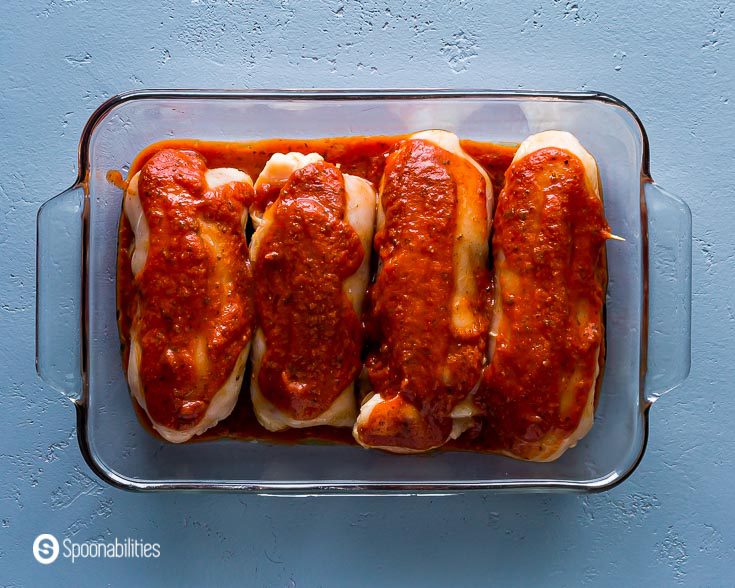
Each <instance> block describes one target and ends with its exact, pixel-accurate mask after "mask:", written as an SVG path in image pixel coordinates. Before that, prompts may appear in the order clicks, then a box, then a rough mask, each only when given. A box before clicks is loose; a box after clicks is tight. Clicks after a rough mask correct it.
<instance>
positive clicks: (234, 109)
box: [36, 90, 691, 493]
mask: <svg viewBox="0 0 735 588" xmlns="http://www.w3.org/2000/svg"><path fill="white" fill-rule="evenodd" d="M424 128H442V129H446V130H449V131H453V132H455V133H457V134H458V135H459V136H460V137H462V138H465V139H476V140H486V141H494V142H519V141H521V140H522V139H523V138H525V137H526V136H527V135H529V134H531V133H535V132H539V131H542V130H547V129H563V130H567V131H570V132H572V133H574V134H575V135H576V136H577V137H578V138H579V139H580V141H581V142H582V143H583V144H584V145H585V146H586V147H587V148H588V149H589V150H590V151H591V152H592V153H593V154H594V155H595V157H596V158H597V161H598V164H599V167H600V175H601V178H602V186H603V191H604V199H605V207H606V214H607V218H608V221H609V224H610V226H611V227H612V230H613V232H614V233H616V234H617V235H620V236H621V237H624V238H625V242H615V243H611V244H609V245H608V252H607V255H608V269H609V287H608V295H607V306H606V313H607V363H606V368H605V373H604V380H603V384H602V390H601V394H600V402H599V406H598V408H597V413H596V419H595V426H594V427H593V429H592V431H591V433H590V434H589V435H588V436H587V437H586V438H584V439H583V440H582V441H581V442H580V443H579V445H578V446H577V447H576V448H575V449H572V450H570V451H568V452H567V453H566V454H565V455H564V456H563V457H562V458H561V459H559V460H558V461H555V462H552V463H529V462H522V461H514V460H511V459H508V458H505V457H501V456H497V455H490V454H482V453H469V452H453V451H441V452H433V453H431V454H429V455H414V456H396V455H388V454H384V453H382V452H378V451H365V450H363V449H361V448H359V447H351V446H340V445H323V444H301V445H288V444H269V443H263V442H244V441H237V440H229V439H222V440H217V441H205V442H200V443H190V444H184V445H172V444H168V443H164V442H162V441H160V440H158V439H156V438H154V437H153V436H152V435H150V434H149V433H148V432H147V431H145V430H144V428H143V427H142V426H141V424H140V423H139V422H138V421H137V417H136V414H135V411H134V409H133V405H132V403H131V400H130V395H129V393H128V389H127V384H126V381H125V377H124V374H123V370H122V367H121V361H120V344H119V340H118V334H117V325H116V305H115V262H116V247H117V226H118V220H119V217H120V209H121V200H122V192H121V190H120V189H118V188H116V187H114V186H113V185H111V184H110V183H109V182H108V181H107V179H106V174H107V172H108V171H109V170H122V171H123V173H125V172H127V169H128V166H129V165H130V163H131V160H132V158H134V157H135V155H136V154H137V153H138V152H139V151H140V150H141V149H143V148H144V147H145V146H147V145H149V144H151V143H153V142H156V141H159V140H162V139H167V138H173V137H179V138H197V139H205V140H218V141H243V140H255V139H263V138H270V137H288V138H300V137H303V138H316V137H326V136H344V135H394V134H400V133H406V132H411V131H416V130H421V129H424ZM648 158H649V149H648V141H647V138H646V133H645V130H644V128H643V126H642V124H641V122H640V120H639V119H638V117H637V116H636V115H635V113H634V112H633V111H631V110H630V109H629V108H628V107H627V106H626V105H625V104H623V103H622V102H620V101H619V100H617V99H615V98H613V97H611V96H608V95H605V94H600V93H592V92H586V93H568V94H560V93H540V92H495V91H477V90H467V91H455V90H391V91H366V90H345V91H317V90H306V91H290V90H289V91H184V90H178V91H139V92H131V93H126V94H121V95H118V96H115V97H113V98H111V99H110V100H108V101H107V102H105V103H104V104H103V105H102V106H100V107H99V109H98V110H97V111H96V112H95V113H94V114H93V115H92V117H91V118H90V119H89V121H88V122H87V125H86V126H85V129H84V132H83V134H82V138H81V142H80V146H79V167H78V169H79V173H78V178H77V180H76V182H75V183H74V184H73V185H72V187H70V188H69V189H68V190H66V191H65V192H63V193H61V194H59V195H58V196H56V197H55V198H52V199H51V200H49V201H48V202H46V203H45V204H44V205H43V206H42V207H41V209H40V210H39V214H38V243H37V247H38V249H37V309H36V310H37V331H36V343H37V369H38V372H39V374H40V375H41V376H42V377H43V379H44V380H46V381H47V382H48V383H49V384H50V385H51V386H52V387H54V388H56V389H57V390H59V391H61V392H62V393H63V394H65V395H66V396H68V397H69V398H70V399H71V400H72V402H73V403H74V405H75V407H76V413H77V428H78V439H79V444H80V447H81V450H82V453H83V455H84V457H85V459H86V460H87V462H88V464H89V466H90V467H91V468H92V470H93V471H94V472H95V473H96V474H97V475H99V476H100V477H101V478H102V479H103V480H105V481H107V482H109V483H111V484H113V485H115V486H118V487H121V488H126V489H133V490H159V489H199V490H208V489H212V490H232V491H251V492H268V493H288V492H290V493H294V492H300V493H341V492H345V493H349V492H353V493H354V492H360V493H364V492H400V491H402V492H431V491H436V492H439V491H441V492H447V491H448V492H461V491H466V490H470V489H482V490H493V489H519V490H521V489H523V490H536V491H538V490H551V489H560V490H576V491H599V490H605V489H608V488H610V487H612V486H614V485H615V484H617V483H619V482H621V481H622V480H624V479H625V478H626V477H627V476H628V475H629V474H630V473H631V472H632V471H633V470H634V469H635V467H636V465H637V464H638V463H639V462H640V460H641V458H642V456H643V453H644V450H645V446H646V440H647V433H648V416H649V409H650V407H651V405H652V404H653V402H654V401H655V400H656V399H657V398H658V397H660V396H661V395H662V394H663V393H665V392H667V391H669V390H671V389H672V388H674V387H676V386H677V385H678V384H680V383H681V382H682V381H683V380H684V379H685V378H686V376H687V375H688V372H689V362H690V314H691V214H690V212H689V209H688V207H687V205H686V204H685V203H684V202H682V201H681V200H679V199H678V198H676V197H674V196H672V195H670V194H668V193H667V192H665V191H664V190H662V189H661V188H660V187H658V186H657V185H656V184H655V183H654V182H653V181H652V180H651V178H650V175H649V171H648Z"/></svg>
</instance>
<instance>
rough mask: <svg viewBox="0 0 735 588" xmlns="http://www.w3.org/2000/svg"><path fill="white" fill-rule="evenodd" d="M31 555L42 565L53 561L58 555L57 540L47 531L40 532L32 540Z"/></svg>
mask: <svg viewBox="0 0 735 588" xmlns="http://www.w3.org/2000/svg"><path fill="white" fill-rule="evenodd" d="M33 557H35V558H36V561H37V562H38V563H40V564H43V565H48V564H50V563H54V562H55V561H56V558H57V557H59V541H58V540H57V539H56V537H54V536H53V535H51V534H49V533H41V534H40V535H39V536H38V537H36V539H35V541H34V542H33Z"/></svg>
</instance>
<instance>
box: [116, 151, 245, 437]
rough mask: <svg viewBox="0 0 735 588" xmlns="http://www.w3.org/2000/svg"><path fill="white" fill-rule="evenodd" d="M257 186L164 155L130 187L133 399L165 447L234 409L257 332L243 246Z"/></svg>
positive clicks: (191, 155)
mask: <svg viewBox="0 0 735 588" xmlns="http://www.w3.org/2000/svg"><path fill="white" fill-rule="evenodd" d="M252 196H253V185H252V181H251V179H250V177H249V176H248V175H247V174H245V173H244V172H242V171H240V170H237V169H229V168H218V169H207V167H206V162H205V161H204V158H203V157H202V156H201V155H199V154H198V153H196V152H193V151H185V150H175V149H165V150H163V151H160V152H158V153H157V154H155V155H154V156H153V157H151V158H150V159H149V160H148V162H146V164H145V165H144V166H143V167H142V169H141V170H140V172H138V173H136V174H135V175H134V176H133V178H131V180H130V182H129V183H128V187H127V190H126V192H125V197H124V205H123V206H124V214H125V216H126V217H127V219H128V221H129V222H130V226H131V227H132V230H133V234H134V238H133V242H132V255H131V269H132V273H133V290H134V296H135V304H134V308H135V311H134V314H133V317H132V322H131V328H130V353H129V357H128V366H127V377H128V384H129V386H130V391H131V393H132V395H133V397H134V398H135V399H136V400H137V401H138V403H139V404H140V405H141V407H142V408H143V409H144V410H145V412H146V413H147V414H148V417H149V418H150V421H151V424H152V425H153V427H154V428H155V430H156V431H157V432H158V433H159V434H160V435H161V436H162V437H163V438H164V439H166V440H168V441H171V442H173V443H181V442H184V441H187V440H189V439H190V438H191V437H193V436H194V435H200V434H201V433H203V432H204V431H206V430H207V429H209V428H210V427H212V426H213V425H215V424H216V423H217V422H219V421H220V420H222V419H223V418H225V417H226V416H228V415H229V414H230V413H231V412H232V409H233V408H234V406H235V403H236V402H237V398H238V395H239V392H240V388H241V385H242V378H243V373H244V371H245V366H246V363H247V357H248V353H249V349H250V339H251V335H252V331H253V327H254V308H253V292H252V276H251V271H250V262H249V258H248V248H247V243H246V239H245V230H244V229H245V223H246V221H247V215H248V203H249V202H250V201H251V200H252Z"/></svg>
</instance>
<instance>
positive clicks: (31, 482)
mask: <svg viewBox="0 0 735 588" xmlns="http://www.w3.org/2000/svg"><path fill="white" fill-rule="evenodd" d="M148 4H149V3H139V2H130V1H128V0H126V1H120V2H104V3H103V2H93V1H89V2H88V1H85V0H44V1H40V0H33V1H21V0H11V1H9V2H4V3H3V13H2V18H1V19H0V81H1V82H2V83H1V84H0V152H2V154H3V165H2V168H0V251H1V253H0V330H1V332H2V337H1V338H0V367H1V368H2V370H1V371H0V390H1V391H2V406H3V425H2V427H1V428H0V431H2V432H1V433H0V436H1V437H2V444H1V447H0V480H1V481H2V485H1V486H0V585H2V586H25V585H45V584H48V585H69V584H71V583H72V582H73V583H75V584H76V585H86V584H89V585H104V584H110V585H131V584H133V585H134V584H135V583H138V584H142V585H154V584H155V583H156V582H163V581H164V580H165V581H167V583H170V584H171V585H188V584H193V583H195V582H197V583H200V584H203V585H214V584H215V583H218V584H238V585H246V586H321V585H324V586H346V585H397V586H408V585H414V584H421V585H468V586H469V585H486V584H489V583H490V582H491V581H492V582H497V583H498V585H521V584H535V585H538V584H541V583H546V584H549V585H580V584H590V585H611V586H613V585H618V584H620V583H623V584H630V583H632V582H635V583H637V584H640V585H651V586H659V585H671V584H675V583H677V582H678V583H683V584H687V585H695V586H704V585H707V586H732V585H734V584H735V572H734V571H733V570H734V568H735V566H734V564H733V562H734V561H735V509H734V508H733V502H734V499H735V491H734V490H733V487H735V473H734V471H733V466H732V455H733V451H734V450H735V440H734V437H733V435H732V426H733V424H732V422H733V416H735V397H733V395H732V389H733V382H734V381H735V368H734V367H733V365H734V362H733V359H732V358H733V352H734V351H735V343H734V342H733V328H734V327H735V289H734V288H733V287H732V285H733V267H734V263H733V260H734V259H735V240H734V239H733V237H732V231H733V227H734V226H735V200H734V199H733V198H732V190H733V186H734V185H735V171H734V170H735V165H733V159H732V147H731V143H732V135H733V130H735V114H734V113H733V102H732V101H733V100H734V99H735V96H733V92H734V90H735V79H734V75H735V66H733V63H735V48H734V46H733V42H734V41H735V38H734V35H733V22H734V20H735V5H734V4H733V3H732V2H727V1H725V0H721V1H713V0H700V1H696V0H692V1H690V2H670V1H661V0H658V1H650V2H645V3H641V2H633V1H631V0H621V1H618V2H590V1H584V0H576V1H571V0H535V1H534V2H530V3H522V2H519V3H513V4H515V5H514V6H511V5H510V4H511V3H503V6H502V7H501V4H500V3H498V6H497V7H494V8H493V7H491V6H482V5H481V3H479V2H477V3H472V2H452V1H449V0H448V1H446V2H441V3H436V5H435V6H433V7H432V6H427V5H426V4H427V3H421V5H420V6H419V5H416V6H412V5H409V3H406V2H392V3H390V4H388V5H385V4H381V3H376V2H371V1H368V0H357V1H354V2H347V1H344V2H341V1H328V2H308V3H296V2H289V1H288V0H282V1H281V2H280V3H267V4H266V3H262V4H260V5H255V4H253V5H252V6H241V5H239V3H237V2H225V1H222V2H217V1H207V0H192V2H191V3H188V2H187V3H183V2H164V3H162V4H161V6H160V8H158V9H154V8H151V7H149V6H148ZM360 86H362V87H391V86H393V87H407V86H424V87H429V86H449V87H486V88H504V89H514V88H538V89H544V90H574V89H598V90H603V91H606V92H610V93H612V94H614V95H617V96H618V97H620V98H622V99H623V100H625V101H626V102H628V103H629V104H630V105H631V106H632V107H633V109H635V110H636V111H637V112H638V113H639V115H640V116H641V117H642V119H643V121H644V124H645V125H646V127H647V130H648V133H649V138H650V141H651V146H652V165H651V167H652V174H653V176H654V178H656V180H657V181H659V182H660V183H661V184H662V185H663V186H665V187H666V188H667V189H668V190H670V191H671V192H673V193H675V194H679V195H681V196H682V197H684V198H685V199H686V200H687V202H688V203H689V205H690V206H691V208H692V211H693V214H694V238H695V243H694V245H695V247H694V293H693V295H694V297H693V302H694V307H693V341H692V342H693V362H692V373H691V376H690V378H689V380H688V381H687V382H686V383H685V385H683V386H682V387H680V388H679V389H677V390H675V391H673V392H672V393H670V394H669V395H668V396H666V397H664V398H663V399H661V400H660V401H659V402H658V403H657V404H656V405H655V406H654V408H653V410H652V421H651V438H650V443H649V448H648V453H647V455H646V457H645V459H644V460H643V463H642V464H641V466H640V467H639V469H638V470H637V471H636V473H635V474H634V475H633V476H632V477H631V478H630V479H629V480H628V481H626V482H625V483H624V484H623V485H621V486H619V487H618V488H616V489H614V490H613V491H611V492H608V493H605V494H600V495H592V496H574V495H509V494H501V495H498V494H491V495H481V494H470V495H466V496H460V497H431V498H429V497H390V498H388V497H340V498H311V499H296V498H269V497H258V496H238V495H207V494H196V495H195V494H160V495H139V494H130V493H125V492H122V491H118V490H114V489H111V488H109V487H106V486H103V485H101V484H100V483H98V482H97V480H96V479H94V477H93V475H92V473H91V472H90V470H89V469H88V468H87V466H86V465H85V464H84V462H83V460H82V458H81V456H80V453H79V450H78V448H77V443H76V438H75V427H74V414H73V409H72V406H71V405H70V404H69V402H68V401H66V400H65V399H63V398H60V397H59V396H58V395H57V394H56V393H55V392H54V391H53V390H51V389H50V388H48V387H47V386H45V385H43V384H42V383H41V382H40V380H39V379H38V377H37V376H36V374H35V371H34V365H33V357H34V343H33V324H34V255H35V213H36V209H37V208H38V206H39V204H41V203H42V202H43V201H44V200H46V199H47V198H49V197H51V196H53V195H54V194H56V193H57V192H59V191H61V190H62V189H63V188H65V187H66V186H67V185H68V184H69V183H71V181H72V179H73V177H74V173H75V169H74V166H75V161H76V148H77V141H78V138H79V135H80V132H81V128H82V126H83V124H84V122H85V120H86V119H87V117H88V116H89V115H90V113H91V112H92V111H93V110H94V108H96V107H97V106H98V105H99V104H100V103H101V102H102V101H103V100H104V99H105V98H107V97H109V96H110V95H113V94H115V93H117V92H120V91H124V90H128V89H132V88H139V87H210V88H213V87H253V88H257V87H265V88H268V87H360ZM41 532H51V533H54V534H56V535H57V536H58V537H59V538H62V537H72V538H73V539H74V540H75V541H83V540H87V539H92V538H100V539H111V538H113V537H120V538H124V537H128V536H130V537H138V538H141V539H144V540H146V541H150V542H154V541H157V542H160V543H161V550H162V556H161V558H160V559H159V560H135V561H125V560H118V561H112V560H86V561H81V562H77V563H75V564H71V563H70V562H68V561H67V560H62V559H59V560H58V561H57V562H56V563H54V564H52V565H50V566H41V565H39V564H38V563H36V562H35V560H34V559H33V557H32V554H31V543H32V541H33V539H34V537H35V536H36V535H37V534H39V533H41ZM624 579H627V581H626V582H623V580H624Z"/></svg>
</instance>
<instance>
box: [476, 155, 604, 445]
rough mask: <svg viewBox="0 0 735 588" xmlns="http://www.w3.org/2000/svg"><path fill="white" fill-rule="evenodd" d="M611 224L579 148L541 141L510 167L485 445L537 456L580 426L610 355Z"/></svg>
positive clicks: (497, 225)
mask: <svg viewBox="0 0 735 588" xmlns="http://www.w3.org/2000/svg"><path fill="white" fill-rule="evenodd" d="M607 231H609V227H608V225H607V222H606V220H605V216H604V213H603V207H602V201H601V200H600V198H599V197H598V196H597V195H596V194H595V193H594V191H593V190H592V189H590V188H589V187H588V185H587V182H586V180H585V171H584V167H583V164H582V162H581V161H580V160H579V159H578V158H577V157H576V156H575V155H573V154H572V153H569V152H567V151H565V150H563V149H558V148H552V147H549V148H545V149H540V150H538V151H535V152H533V153H531V154H529V155H527V156H526V157H524V158H522V159H520V160H519V161H517V162H516V163H514V164H513V165H512V166H511V167H510V169H509V170H508V171H507V173H506V179H505V187H504V189H503V191H502V193H501V194H500V197H499V198H498V203H497V208H496V212H495V219H494V234H493V240H492V243H493V251H494V255H495V271H496V283H497V284H498V285H499V288H500V301H501V304H500V306H501V307H502V315H501V316H502V319H501V322H500V325H499V328H498V336H497V339H496V346H495V351H494V354H493V356H492V359H491V362H490V365H489V366H488V367H487V368H486V369H485V372H484V377H483V380H484V385H483V386H482V387H481V390H480V392H479V393H478V400H479V402H480V404H481V405H483V407H484V408H485V410H486V412H487V415H488V416H487V419H488V421H489V422H490V423H492V426H488V427H484V428H483V433H482V440H481V444H482V445H483V446H484V447H485V448H487V449H490V450H499V451H507V452H511V453H513V454H515V455H519V456H521V457H525V458H530V457H533V456H534V455H535V454H537V453H538V452H539V451H541V450H542V449H543V447H542V446H543V443H544V441H545V440H547V439H548V438H547V436H548V435H556V436H559V435H560V434H561V436H566V435H568V434H569V433H571V432H572V431H574V430H575V429H576V428H577V427H578V426H579V423H580V418H581V417H582V413H583V410H584V408H585V405H586V404H587V402H588V399H589V397H590V394H591V393H593V392H591V388H592V387H593V386H594V384H595V374H596V371H597V370H598V367H599V365H600V362H601V359H602V357H601V356H602V352H601V345H602V344H603V329H604V326H603V321H602V309H603V303H604V294H605V272H604V243H605V238H606V237H605V233H606V232H607ZM499 255H503V256H504V257H505V259H504V260H502V258H501V259H499ZM497 311H498V309H497V308H496V312H497Z"/></svg>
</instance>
